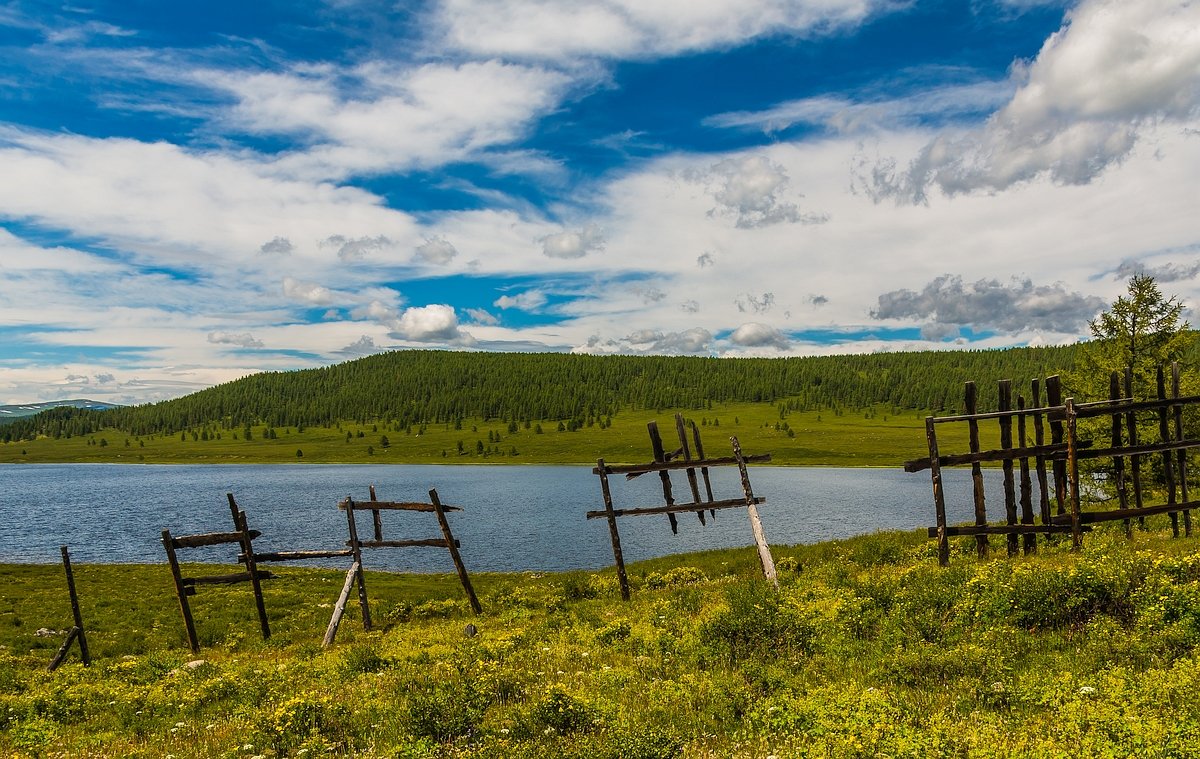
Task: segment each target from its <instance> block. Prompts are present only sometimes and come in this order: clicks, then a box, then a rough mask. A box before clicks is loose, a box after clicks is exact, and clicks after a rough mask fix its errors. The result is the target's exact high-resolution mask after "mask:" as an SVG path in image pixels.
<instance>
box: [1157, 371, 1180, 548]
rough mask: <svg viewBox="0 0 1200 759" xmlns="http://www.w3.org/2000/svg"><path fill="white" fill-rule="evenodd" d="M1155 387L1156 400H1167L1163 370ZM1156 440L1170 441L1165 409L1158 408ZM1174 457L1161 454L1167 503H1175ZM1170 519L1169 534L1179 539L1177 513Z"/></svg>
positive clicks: (1169, 454) (1158, 374) (1173, 513)
mask: <svg viewBox="0 0 1200 759" xmlns="http://www.w3.org/2000/svg"><path fill="white" fill-rule="evenodd" d="M1156 386H1157V388H1158V399H1159V400H1160V401H1162V400H1166V398H1167V383H1166V376H1165V375H1164V373H1163V368H1162V367H1161V366H1159V367H1158V371H1157V373H1156ZM1158 438H1159V440H1161V441H1162V442H1164V443H1166V442H1168V441H1170V440H1171V429H1170V426H1169V425H1168V424H1167V409H1166V408H1165V407H1164V408H1160V409H1159V410H1158ZM1173 459H1174V456H1172V455H1171V453H1170V452H1169V451H1164V452H1163V473H1164V474H1165V475H1166V480H1167V503H1168V504H1172V503H1175V462H1174V461H1173ZM1168 516H1170V517H1171V534H1172V535H1173V536H1174V537H1179V512H1178V511H1172V512H1170V513H1169V514H1168Z"/></svg>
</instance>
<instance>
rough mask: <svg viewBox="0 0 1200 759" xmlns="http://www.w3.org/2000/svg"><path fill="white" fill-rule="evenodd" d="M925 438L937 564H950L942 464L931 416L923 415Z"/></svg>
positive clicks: (945, 565) (944, 565) (946, 565)
mask: <svg viewBox="0 0 1200 759" xmlns="http://www.w3.org/2000/svg"><path fill="white" fill-rule="evenodd" d="M925 440H926V442H927V443H928V444H929V472H930V479H931V480H932V481H933V507H934V510H935V511H936V512H937V542H938V564H940V565H941V566H943V567H948V566H950V538H949V536H948V535H946V496H945V494H944V493H943V492H942V464H941V462H940V461H939V460H938V459H939V456H938V443H937V431H936V430H935V429H934V421H933V417H932V416H927V417H925Z"/></svg>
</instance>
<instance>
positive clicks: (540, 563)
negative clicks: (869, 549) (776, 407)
mask: <svg viewBox="0 0 1200 759" xmlns="http://www.w3.org/2000/svg"><path fill="white" fill-rule="evenodd" d="M984 475H985V477H987V478H988V479H989V480H993V479H995V481H996V482H998V481H999V477H1000V472H999V471H996V470H992V471H985V472H984ZM943 476H944V478H945V483H946V494H947V508H948V512H949V519H950V522H951V523H953V522H961V521H969V520H971V519H972V514H973V512H972V507H971V498H970V487H971V486H970V472H969V471H967V470H943ZM0 477H3V484H4V487H3V488H2V489H0V562H20V563H52V562H57V561H59V560H60V556H59V551H58V547H59V546H60V545H63V544H66V545H69V546H70V548H71V556H72V559H73V560H74V561H77V562H102V563H121V562H134V563H147V562H164V561H166V556H165V554H164V552H163V548H162V543H161V540H160V537H161V533H162V530H163V529H164V528H166V529H170V530H171V532H172V533H174V534H176V535H184V534H192V533H202V532H223V531H227V530H230V529H232V522H231V519H230V515H229V507H228V505H227V501H226V498H225V494H226V493H227V492H231V493H233V494H234V497H235V498H236V499H237V501H238V504H239V505H240V506H241V507H242V509H244V510H245V511H246V512H247V516H248V520H249V525H250V527H251V528H252V529H257V530H259V531H261V532H262V537H261V538H258V539H257V540H255V542H254V545H255V549H256V550H258V551H271V550H297V549H328V548H335V547H340V546H342V544H343V543H344V541H345V540H346V519H345V516H344V514H343V513H342V512H341V511H339V510H338V508H337V502H338V501H340V500H341V499H343V498H345V497H346V496H350V497H352V498H354V499H355V500H367V499H368V486H369V485H374V486H375V488H376V491H377V496H378V498H379V499H380V500H385V501H428V500H429V497H428V491H429V489H430V488H436V489H437V491H438V494H439V496H440V497H441V500H442V502H443V503H445V504H452V505H456V506H462V507H463V509H464V510H463V511H461V512H454V513H451V514H449V520H450V524H451V528H452V529H453V531H454V536H455V537H456V538H458V539H459V541H460V542H461V543H462V555H463V560H464V563H465V564H466V565H467V569H468V570H469V571H475V572H508V571H525V570H529V571H559V570H568V569H596V568H599V567H604V566H610V565H612V563H613V557H612V547H611V544H610V542H609V538H608V528H607V522H606V521H605V520H603V519H593V520H587V519H585V517H584V514H585V512H587V511H589V510H593V509H602V508H603V502H602V501H601V497H600V484H599V478H598V477H596V476H595V475H593V474H592V473H591V467H589V466H462V465H459V466H386V465H336V464H322V465H304V464H286V465H213V464H208V465H191V466H183V465H179V466H176V465H130V464H37V465H21V464H10V465H4V466H0ZM750 480H751V483H752V485H753V487H754V492H755V495H759V496H763V497H765V498H766V499H767V502H766V503H765V504H763V505H762V506H760V507H759V512H760V514H761V516H762V521H763V527H764V529H765V531H766V535H767V540H768V541H769V542H771V543H772V544H773V545H783V544H792V543H814V542H819V541H823V540H830V539H835V538H845V537H850V536H853V535H858V534H863V533H868V532H874V531H877V530H889V529H902V530H909V529H913V528H918V527H927V526H930V525H932V524H934V509H933V496H932V487H931V485H930V480H929V473H928V472H922V473H919V474H907V473H905V472H903V471H902V470H900V469H857V468H856V469H837V468H816V467H813V468H808V467H804V468H800V467H751V469H750ZM712 481H713V490H714V495H715V497H716V498H717V499H722V498H733V497H740V496H741V486H740V483H739V480H738V474H737V469H736V468H735V467H726V468H722V469H720V470H713V471H712ZM610 483H611V485H612V489H613V500H614V505H615V507H616V508H631V507H644V506H661V505H663V499H662V489H661V484H660V482H659V479H658V477H655V476H643V477H640V478H637V479H635V480H632V481H626V479H625V478H624V477H620V476H614V477H611V478H610ZM672 484H673V486H674V492H675V497H676V500H677V501H683V500H685V499H687V498H689V495H690V491H689V490H688V486H687V481H686V479H685V477H684V475H683V474H682V473H680V472H676V473H675V474H674V475H673V483H672ZM701 487H702V488H703V485H701ZM991 487H994V485H993V484H992V483H991V482H989V489H990V488H991ZM678 519H679V534H678V535H673V534H672V533H671V530H670V527H669V526H668V523H667V518H666V517H665V516H639V517H625V518H622V519H619V520H618V525H619V527H620V530H621V543H622V548H623V549H624V554H625V560H626V561H627V562H628V561H637V560H639V559H647V558H653V557H657V556H664V555H668V554H673V553H684V552H688V551H700V550H706V549H713V548H731V547H737V546H747V545H752V543H753V539H752V537H751V534H750V526H749V522H748V520H747V518H746V512H745V510H743V509H728V510H725V511H719V512H717V518H716V519H715V520H713V519H711V518H710V519H709V522H708V526H707V527H704V526H701V524H700V522H699V520H698V519H697V518H696V517H695V516H694V515H692V514H680V515H679V516H678ZM360 520H361V521H360V522H359V528H358V529H359V533H360V536H364V537H366V536H368V535H369V534H370V531H371V526H370V517H369V516H360ZM383 522H384V537H385V538H386V539H392V540H396V539H408V538H434V537H440V536H441V535H440V532H439V530H438V526H437V520H436V517H434V515H432V514H424V513H413V512H384V514H383ZM235 553H236V550H235V549H234V547H232V546H222V547H213V548H204V549H193V550H187V551H183V552H182V553H181V559H183V560H185V561H210V562H225V563H232V562H233V561H234V554H235ZM308 563H310V564H313V563H314V562H308ZM317 563H319V562H317ZM345 563H346V562H345V561H344V560H337V559H335V560H331V561H327V562H325V564H324V565H325V566H340V565H343V564H345ZM364 564H365V565H366V566H367V568H368V569H390V570H398V571H415V572H450V571H453V566H452V564H451V562H450V558H449V555H448V554H447V553H446V551H445V550H444V549H437V548H404V549H380V550H375V551H370V552H368V554H367V556H366V559H365V561H364Z"/></svg>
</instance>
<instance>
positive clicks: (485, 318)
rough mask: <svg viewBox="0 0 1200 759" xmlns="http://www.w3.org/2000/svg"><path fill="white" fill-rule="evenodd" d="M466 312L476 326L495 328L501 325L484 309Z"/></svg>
mask: <svg viewBox="0 0 1200 759" xmlns="http://www.w3.org/2000/svg"><path fill="white" fill-rule="evenodd" d="M464 310H465V311H466V314H467V316H469V317H470V318H471V321H473V322H475V323H476V324H482V325H485V326H489V327H494V326H496V325H497V324H499V323H500V320H499V319H497V318H496V317H495V316H493V315H492V314H490V313H488V312H487V311H485V310H484V309H482V308H468V309H464Z"/></svg>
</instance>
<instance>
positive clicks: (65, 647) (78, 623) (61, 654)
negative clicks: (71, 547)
mask: <svg viewBox="0 0 1200 759" xmlns="http://www.w3.org/2000/svg"><path fill="white" fill-rule="evenodd" d="M59 551H61V552H62V561H63V569H64V570H65V571H66V573H67V593H68V594H69V595H70V597H71V616H72V618H73V619H74V620H75V625H74V627H72V628H71V629H70V630H69V631H68V632H67V639H66V640H64V641H63V644H62V646H61V647H60V648H59V649H58V653H57V654H55V656H54V659H53V660H52V661H51V662H50V666H49V667H48V669H47V671H49V672H53V671H54V670H56V669H58V668H59V666H60V665H61V664H62V663H63V661H65V660H66V658H67V652H68V651H70V650H71V644H72V643H74V642H75V641H76V640H78V641H79V658H80V659H82V660H83V666H85V667H87V666H89V665H91V663H92V656H91V653H89V651H88V644H87V635H85V634H84V632H83V615H82V614H81V613H80V611H79V596H78V595H77V594H76V593H75V573H74V572H73V571H72V570H71V554H70V552H69V551H68V550H67V547H66V546H59Z"/></svg>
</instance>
